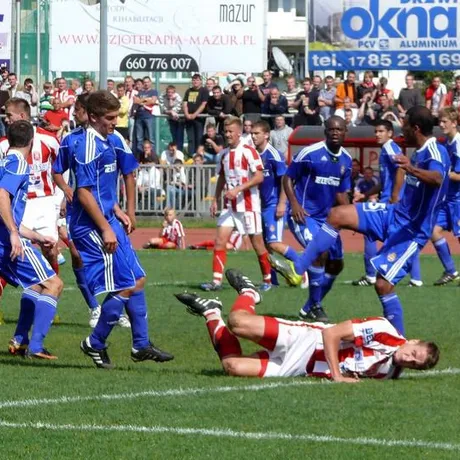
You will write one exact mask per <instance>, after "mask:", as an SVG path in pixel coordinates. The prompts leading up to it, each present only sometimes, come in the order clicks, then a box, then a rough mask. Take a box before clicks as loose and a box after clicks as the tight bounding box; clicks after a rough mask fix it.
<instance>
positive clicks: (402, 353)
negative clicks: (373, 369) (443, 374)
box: [393, 340, 439, 371]
mask: <svg viewBox="0 0 460 460" xmlns="http://www.w3.org/2000/svg"><path fill="white" fill-rule="evenodd" d="M393 361H394V363H395V364H396V365H397V366H401V367H403V368H407V369H417V370H420V371H424V370H426V369H432V368H433V367H434V366H436V364H437V363H438V361H439V348H438V346H437V345H436V344H435V343H434V342H425V341H423V340H409V341H408V342H406V343H405V344H404V345H401V346H400V347H399V348H398V349H397V350H396V351H395V354H394V356H393Z"/></svg>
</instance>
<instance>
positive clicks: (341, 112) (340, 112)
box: [334, 107, 359, 126]
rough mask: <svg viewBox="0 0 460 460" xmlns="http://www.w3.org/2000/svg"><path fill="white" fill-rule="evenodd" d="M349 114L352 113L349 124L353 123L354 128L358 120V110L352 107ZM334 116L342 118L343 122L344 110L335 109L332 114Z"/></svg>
mask: <svg viewBox="0 0 460 460" xmlns="http://www.w3.org/2000/svg"><path fill="white" fill-rule="evenodd" d="M350 110H351V112H352V113H353V116H352V117H351V122H352V123H353V126H355V123H356V121H357V120H358V112H359V110H358V109H356V108H355V107H352V108H351V109H350ZM334 115H336V116H338V117H340V118H343V119H344V120H345V109H343V108H342V109H336V111H335V112H334Z"/></svg>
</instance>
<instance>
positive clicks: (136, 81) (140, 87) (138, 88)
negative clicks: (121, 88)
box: [134, 78, 144, 92]
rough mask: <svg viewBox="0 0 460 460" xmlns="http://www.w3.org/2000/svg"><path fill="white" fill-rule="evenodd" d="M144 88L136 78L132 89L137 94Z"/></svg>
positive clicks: (140, 80)
mask: <svg viewBox="0 0 460 460" xmlns="http://www.w3.org/2000/svg"><path fill="white" fill-rule="evenodd" d="M143 88H144V83H143V81H142V78H136V79H135V80H134V89H135V90H136V91H137V92H139V91H142V89H143Z"/></svg>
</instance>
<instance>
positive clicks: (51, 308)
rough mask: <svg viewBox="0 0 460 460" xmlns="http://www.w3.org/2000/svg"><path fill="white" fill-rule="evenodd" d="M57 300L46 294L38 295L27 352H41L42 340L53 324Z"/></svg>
mask: <svg viewBox="0 0 460 460" xmlns="http://www.w3.org/2000/svg"><path fill="white" fill-rule="evenodd" d="M28 292H30V291H28ZM57 300H58V299H57V297H54V296H52V295H48V294H40V295H39V296H38V297H37V298H36V300H35V317H34V322H33V324H34V328H33V330H32V338H31V339H30V344H29V350H30V351H31V352H32V353H39V352H41V351H43V340H44V339H45V337H46V335H47V334H48V331H49V329H50V327H51V324H52V323H53V318H54V315H55V314H56V308H57ZM21 307H22V302H21Z"/></svg>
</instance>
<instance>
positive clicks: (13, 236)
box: [10, 231, 24, 260]
mask: <svg viewBox="0 0 460 460" xmlns="http://www.w3.org/2000/svg"><path fill="white" fill-rule="evenodd" d="M10 243H11V253H10V259H11V260H16V259H17V258H18V257H19V258H20V259H21V260H24V248H23V246H22V243H21V238H20V236H19V233H18V232H17V231H15V232H11V233H10Z"/></svg>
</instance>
